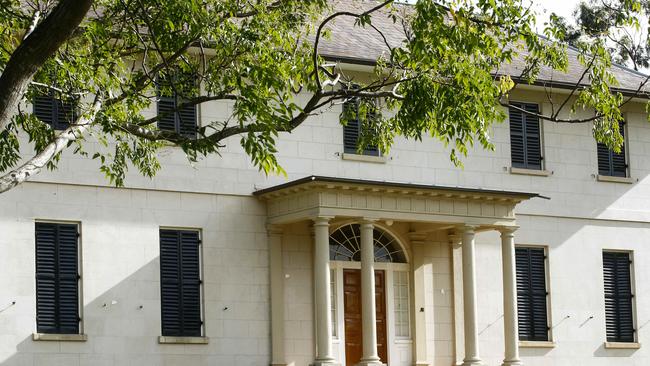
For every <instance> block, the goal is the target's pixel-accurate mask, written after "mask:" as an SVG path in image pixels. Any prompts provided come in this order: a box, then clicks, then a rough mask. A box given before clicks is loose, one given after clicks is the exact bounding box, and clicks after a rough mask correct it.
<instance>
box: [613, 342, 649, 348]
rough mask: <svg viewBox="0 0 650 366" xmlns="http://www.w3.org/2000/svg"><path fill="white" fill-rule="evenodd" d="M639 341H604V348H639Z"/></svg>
mask: <svg viewBox="0 0 650 366" xmlns="http://www.w3.org/2000/svg"><path fill="white" fill-rule="evenodd" d="M639 348H641V343H638V342H605V349H639Z"/></svg>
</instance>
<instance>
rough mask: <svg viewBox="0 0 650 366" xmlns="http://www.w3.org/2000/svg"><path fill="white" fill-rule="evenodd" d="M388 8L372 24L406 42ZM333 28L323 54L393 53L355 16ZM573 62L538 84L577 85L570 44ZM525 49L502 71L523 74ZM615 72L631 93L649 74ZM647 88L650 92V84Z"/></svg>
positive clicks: (354, 6) (352, 2) (358, 0)
mask: <svg viewBox="0 0 650 366" xmlns="http://www.w3.org/2000/svg"><path fill="white" fill-rule="evenodd" d="M332 3H333V9H334V11H351V12H355V13H359V12H363V11H365V10H368V9H370V8H371V7H373V6H376V5H377V4H378V2H377V1H373V0H332ZM396 6H398V7H401V8H402V9H401V10H402V11H403V12H409V11H411V10H412V5H407V4H396ZM387 15H388V10H387V9H381V10H379V11H377V12H375V13H373V15H372V24H373V25H375V26H376V27H377V28H379V29H380V30H382V32H383V33H384V36H385V37H386V40H387V42H388V44H390V45H391V47H399V46H401V45H403V42H404V40H405V39H406V37H405V33H404V29H403V28H402V26H401V24H399V23H394V22H393V21H392V19H390V18H389V17H388V16H387ZM330 24H331V26H330V27H329V30H330V32H331V37H330V38H329V39H323V40H322V41H321V45H320V46H319V52H320V54H321V55H322V56H323V57H324V58H326V59H330V60H338V61H341V62H348V63H354V64H365V65H372V64H374V63H375V62H376V60H377V59H379V57H380V56H381V55H382V54H384V55H388V54H389V52H390V51H389V49H388V47H387V46H386V44H385V43H384V41H383V39H382V37H381V35H380V34H379V33H377V32H376V31H375V30H373V29H372V28H363V27H360V26H355V25H354V19H353V18H352V17H338V18H336V19H335V20H334V21H333V22H332V23H330ZM567 53H568V61H569V65H568V68H567V72H566V73H564V72H560V71H556V70H553V69H551V68H549V67H542V69H541V71H540V74H539V77H538V80H537V82H536V84H538V85H549V86H554V87H558V88H574V87H575V84H576V83H577V82H578V80H580V77H581V75H582V73H583V71H584V67H583V66H582V65H581V64H580V62H579V61H578V54H579V51H578V50H577V49H575V48H573V47H568V49H567ZM524 57H525V52H521V53H520V54H519V58H517V59H515V60H513V62H512V63H510V64H507V65H502V67H501V70H500V72H499V73H500V74H506V75H510V76H512V77H513V78H514V77H515V76H517V75H520V74H521V71H522V70H523V68H524V66H525V61H524ZM611 72H612V73H613V74H614V76H615V77H616V79H617V80H618V82H619V85H618V86H614V88H613V89H614V90H618V91H621V92H622V93H624V94H631V93H634V92H636V91H637V89H638V88H639V86H640V85H641V84H642V83H643V82H644V81H646V78H647V77H648V76H647V75H645V74H642V73H640V72H637V71H634V70H632V69H629V68H627V67H625V66H621V65H613V66H612V69H611ZM644 90H646V91H649V92H650V86H649V87H647V88H645V89H644Z"/></svg>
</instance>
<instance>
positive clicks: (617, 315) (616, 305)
mask: <svg viewBox="0 0 650 366" xmlns="http://www.w3.org/2000/svg"><path fill="white" fill-rule="evenodd" d="M631 265H632V261H631V259H630V253H629V252H614V251H612V252H608V251H605V252H603V280H604V285H605V324H606V329H607V341H608V342H635V338H636V337H635V329H634V315H633V310H632V309H633V305H632V302H633V299H634V295H633V294H632V280H631Z"/></svg>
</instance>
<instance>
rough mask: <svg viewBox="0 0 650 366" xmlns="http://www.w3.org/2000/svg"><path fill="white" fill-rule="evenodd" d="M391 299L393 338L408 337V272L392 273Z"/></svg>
mask: <svg viewBox="0 0 650 366" xmlns="http://www.w3.org/2000/svg"><path fill="white" fill-rule="evenodd" d="M393 298H394V307H395V310H394V311H395V336H396V337H399V338H408V337H410V318H409V287H408V272H405V271H396V272H394V273H393Z"/></svg>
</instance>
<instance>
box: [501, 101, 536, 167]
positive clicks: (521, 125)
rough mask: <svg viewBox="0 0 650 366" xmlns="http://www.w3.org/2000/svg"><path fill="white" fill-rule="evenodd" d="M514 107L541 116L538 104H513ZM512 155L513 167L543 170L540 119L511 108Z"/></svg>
mask: <svg viewBox="0 0 650 366" xmlns="http://www.w3.org/2000/svg"><path fill="white" fill-rule="evenodd" d="M511 104H512V105H513V106H516V107H518V108H521V109H524V110H526V111H528V112H531V113H537V114H539V107H538V105H537V104H528V103H511ZM509 119H510V155H511V157H512V166H513V167H515V168H524V169H537V170H539V169H542V148H541V130H540V122H539V119H538V118H537V117H535V116H531V115H529V114H526V113H524V112H522V111H520V110H518V109H515V108H512V107H511V108H510V110H509Z"/></svg>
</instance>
